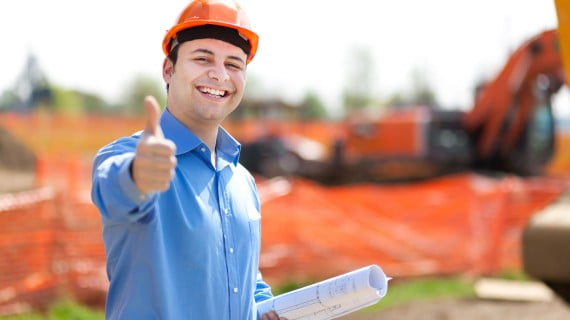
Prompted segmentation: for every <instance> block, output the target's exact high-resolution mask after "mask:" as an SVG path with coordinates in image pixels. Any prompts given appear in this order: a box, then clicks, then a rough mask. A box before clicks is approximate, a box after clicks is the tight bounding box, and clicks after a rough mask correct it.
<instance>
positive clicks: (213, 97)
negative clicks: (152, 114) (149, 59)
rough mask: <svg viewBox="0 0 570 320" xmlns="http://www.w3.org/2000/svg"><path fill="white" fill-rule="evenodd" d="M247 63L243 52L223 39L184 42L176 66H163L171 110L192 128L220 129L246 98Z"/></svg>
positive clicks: (180, 46)
mask: <svg viewBox="0 0 570 320" xmlns="http://www.w3.org/2000/svg"><path fill="white" fill-rule="evenodd" d="M245 61H246V54H245V53H244V52H243V50H242V49H240V48H238V47H236V46H234V45H232V44H229V43H227V42H224V41H221V40H217V39H197V40H191V41H187V42H183V43H182V44H180V45H179V49H178V59H177V60H176V64H173V63H172V61H171V60H170V59H168V58H167V59H165V61H164V64H163V78H164V81H165V82H166V83H167V84H168V85H169V90H168V103H167V104H168V110H169V111H170V112H171V113H172V115H174V117H176V118H177V119H178V120H180V121H181V122H182V123H184V124H185V125H186V127H188V128H190V129H198V128H214V127H215V128H217V126H218V125H219V124H220V123H221V122H222V121H223V120H224V119H225V118H226V117H227V116H228V115H229V114H230V113H231V112H232V111H234V110H235V109H236V108H237V106H238V104H239V103H240V101H241V99H242V97H243V93H244V89H245V70H246V63H245Z"/></svg>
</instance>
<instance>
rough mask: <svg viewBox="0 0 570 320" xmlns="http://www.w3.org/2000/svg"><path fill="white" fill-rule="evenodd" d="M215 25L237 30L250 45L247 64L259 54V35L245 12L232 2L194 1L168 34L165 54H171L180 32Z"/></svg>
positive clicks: (164, 41) (165, 40)
mask: <svg viewBox="0 0 570 320" xmlns="http://www.w3.org/2000/svg"><path fill="white" fill-rule="evenodd" d="M204 25H215V26H221V27H227V28H230V29H234V30H236V31H237V32H238V33H239V35H240V36H241V37H242V38H243V39H244V40H245V41H247V42H248V43H249V47H250V50H249V53H248V55H247V63H249V62H250V61H251V59H253V57H254V56H255V53H256V52H257V43H258V41H259V37H258V35H257V34H256V33H255V32H253V31H251V29H250V24H249V19H248V18H247V16H246V14H245V12H244V10H243V9H242V8H241V7H240V5H239V4H237V3H236V2H235V1H232V0H193V1H192V2H190V4H189V5H188V6H187V7H186V8H185V9H184V11H182V13H181V14H180V17H179V18H178V21H177V23H176V24H175V25H174V26H173V27H172V28H170V30H168V31H167V32H166V35H165V36H164V40H163V41H162V50H163V51H164V54H166V55H168V54H170V49H171V45H172V41H173V40H174V39H176V35H177V33H178V32H180V31H183V30H186V29H190V28H193V27H198V26H204Z"/></svg>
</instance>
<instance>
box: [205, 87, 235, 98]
mask: <svg viewBox="0 0 570 320" xmlns="http://www.w3.org/2000/svg"><path fill="white" fill-rule="evenodd" d="M197 89H198V91H200V92H202V93H205V94H207V95H209V96H212V97H216V98H223V97H225V96H226V95H227V94H228V91H226V90H219V89H214V88H209V87H202V86H200V87H197Z"/></svg>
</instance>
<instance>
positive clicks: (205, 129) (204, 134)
mask: <svg viewBox="0 0 570 320" xmlns="http://www.w3.org/2000/svg"><path fill="white" fill-rule="evenodd" d="M169 111H170V113H171V114H172V116H174V117H175V118H176V119H178V121H180V122H182V124H184V126H185V127H186V128H187V129H189V130H190V131H192V133H194V134H195V135H196V136H197V137H198V138H199V139H200V140H202V142H204V144H205V145H206V146H208V148H209V149H210V151H211V152H212V153H214V152H215V151H216V140H217V138H218V128H219V127H220V124H219V123H217V122H200V121H193V120H194V119H192V118H191V117H186V116H185V114H179V113H177V112H176V111H175V110H171V109H169Z"/></svg>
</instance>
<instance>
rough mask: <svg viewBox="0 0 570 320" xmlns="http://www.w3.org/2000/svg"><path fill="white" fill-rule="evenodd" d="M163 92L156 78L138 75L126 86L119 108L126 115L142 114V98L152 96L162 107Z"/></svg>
mask: <svg viewBox="0 0 570 320" xmlns="http://www.w3.org/2000/svg"><path fill="white" fill-rule="evenodd" d="M164 92H165V89H164V86H163V85H162V84H161V82H160V81H158V80H157V79H156V78H154V77H151V76H149V75H145V74H138V75H136V76H135V77H134V78H133V79H132V81H131V82H130V83H129V84H128V85H127V87H126V89H125V95H124V96H123V98H122V99H121V101H120V102H119V108H120V109H121V111H122V112H125V113H128V114H142V113H144V108H143V101H144V97H146V96H148V95H153V96H154V97H155V98H156V99H157V100H158V102H159V103H160V104H161V105H164V104H165V103H166V95H165V93H164Z"/></svg>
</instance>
